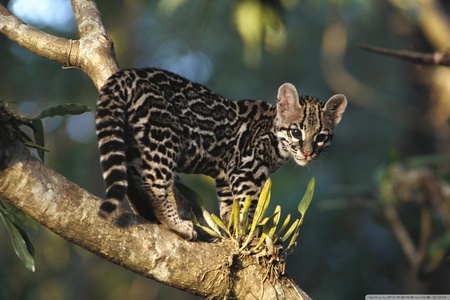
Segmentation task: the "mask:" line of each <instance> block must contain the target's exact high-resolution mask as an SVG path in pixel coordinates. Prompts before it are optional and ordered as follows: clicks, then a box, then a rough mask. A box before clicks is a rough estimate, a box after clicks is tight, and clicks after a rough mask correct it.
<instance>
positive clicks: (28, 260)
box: [0, 206, 35, 272]
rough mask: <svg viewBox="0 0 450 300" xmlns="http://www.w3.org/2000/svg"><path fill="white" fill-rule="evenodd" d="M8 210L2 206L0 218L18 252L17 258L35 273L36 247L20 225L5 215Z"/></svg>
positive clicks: (7, 214)
mask: <svg viewBox="0 0 450 300" xmlns="http://www.w3.org/2000/svg"><path fill="white" fill-rule="evenodd" d="M5 212H6V210H5V209H4V207H3V206H2V210H1V211H0V218H1V219H2V221H3V223H4V224H5V227H6V229H7V231H8V233H9V235H10V237H11V242H12V245H13V248H14V251H15V252H16V254H17V256H18V257H19V258H20V259H21V260H22V262H23V263H24V264H25V266H26V267H27V268H28V269H29V270H31V271H32V272H34V271H35V265H34V247H33V244H32V243H31V241H30V239H29V238H28V236H27V234H26V232H25V231H24V230H23V229H22V228H21V227H20V225H19V224H17V223H15V222H14V221H13V219H12V218H9V216H10V214H9V213H5Z"/></svg>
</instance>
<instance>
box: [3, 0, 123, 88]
mask: <svg viewBox="0 0 450 300" xmlns="http://www.w3.org/2000/svg"><path fill="white" fill-rule="evenodd" d="M72 7H73V11H74V14H75V20H76V21H77V25H78V32H79V34H80V36H81V38H80V39H79V40H68V39H65V38H61V37H57V36H54V35H51V34H48V33H45V32H43V31H41V30H39V29H36V28H34V27H33V26H29V25H27V24H25V23H24V22H22V21H21V20H20V19H19V18H17V17H16V16H14V15H13V14H12V13H11V12H10V11H9V10H8V9H6V7H4V6H3V5H1V4H0V32H1V33H3V34H4V35H5V36H6V37H7V38H9V39H10V40H12V41H14V42H16V43H17V44H19V45H20V46H22V47H24V48H26V49H28V50H30V51H31V52H34V53H36V54H38V55H40V56H42V57H45V58H48V59H51V60H54V61H57V62H59V63H61V64H63V65H64V66H67V67H69V66H71V67H77V68H80V69H81V70H83V72H84V73H86V74H87V75H88V76H89V77H90V78H91V79H92V81H93V82H94V84H95V86H96V87H97V89H100V88H101V86H102V85H103V83H104V82H105V81H106V80H107V79H108V78H109V77H110V76H111V75H112V74H113V73H114V72H116V71H117V70H118V69H119V68H118V65H117V62H116V60H115V56H114V49H113V43H112V41H111V40H110V39H109V38H108V36H107V35H106V33H105V29H104V27H103V23H102V21H101V18H100V12H99V11H98V9H97V6H96V4H95V1H92V0H73V1H72Z"/></svg>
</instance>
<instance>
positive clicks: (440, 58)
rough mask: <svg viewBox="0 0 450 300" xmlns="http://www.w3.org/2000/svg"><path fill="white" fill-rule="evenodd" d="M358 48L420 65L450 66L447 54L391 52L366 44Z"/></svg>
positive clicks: (449, 57) (449, 58)
mask: <svg viewBox="0 0 450 300" xmlns="http://www.w3.org/2000/svg"><path fill="white" fill-rule="evenodd" d="M358 47H359V48H360V49H363V50H366V51H370V52H374V53H378V54H382V55H386V56H391V57H395V58H399V59H404V60H409V61H412V62H414V63H418V64H424V65H442V66H450V56H449V55H448V54H447V53H445V52H435V53H420V52H414V51H407V50H391V49H386V48H380V47H373V46H369V45H364V44H362V45H359V46H358Z"/></svg>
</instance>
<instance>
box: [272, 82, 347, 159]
mask: <svg viewBox="0 0 450 300" xmlns="http://www.w3.org/2000/svg"><path fill="white" fill-rule="evenodd" d="M346 106H347V99H346V98H345V96H344V95H334V96H332V97H331V98H330V99H329V100H328V101H327V102H326V103H322V102H320V101H319V99H317V98H314V97H309V96H302V97H299V96H298V93H297V90H296V88H295V87H294V86H293V85H292V84H290V83H285V84H283V85H282V86H281V87H280V88H279V90H278V103H277V118H276V124H275V125H276V128H277V136H278V138H279V140H280V141H281V143H282V147H283V150H284V151H287V152H288V153H289V154H290V156H292V157H293V158H294V160H295V161H296V163H297V164H299V165H301V166H305V165H307V164H308V163H310V162H311V161H313V160H315V159H316V158H317V157H318V156H319V154H320V153H321V152H322V150H323V149H324V148H326V147H327V146H328V145H329V144H330V142H331V139H332V138H333V131H334V127H335V126H336V125H337V124H338V123H339V121H340V120H341V118H342V114H343V113H344V110H345V108H346Z"/></svg>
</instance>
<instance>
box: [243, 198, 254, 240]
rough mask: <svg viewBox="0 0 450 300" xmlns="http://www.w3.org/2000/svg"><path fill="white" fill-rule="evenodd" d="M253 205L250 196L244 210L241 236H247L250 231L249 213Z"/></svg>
mask: <svg viewBox="0 0 450 300" xmlns="http://www.w3.org/2000/svg"><path fill="white" fill-rule="evenodd" d="M251 203H252V199H251V197H250V196H247V197H245V202H244V207H243V208H242V220H241V226H242V230H241V234H242V235H245V234H247V230H248V212H249V210H250V205H251Z"/></svg>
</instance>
